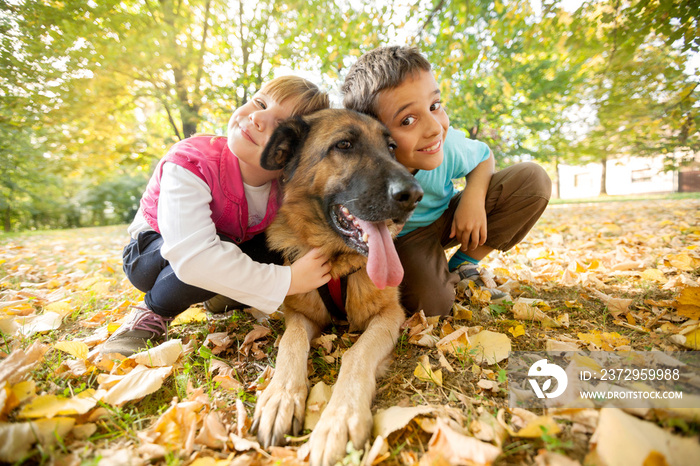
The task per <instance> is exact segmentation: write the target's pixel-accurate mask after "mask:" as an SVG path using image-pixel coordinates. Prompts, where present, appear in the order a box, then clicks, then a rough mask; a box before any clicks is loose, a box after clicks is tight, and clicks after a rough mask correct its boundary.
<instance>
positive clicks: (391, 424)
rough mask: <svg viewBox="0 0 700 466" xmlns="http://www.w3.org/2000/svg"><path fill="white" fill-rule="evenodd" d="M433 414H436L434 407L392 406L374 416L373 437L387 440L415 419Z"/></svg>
mask: <svg viewBox="0 0 700 466" xmlns="http://www.w3.org/2000/svg"><path fill="white" fill-rule="evenodd" d="M433 412H435V408H434V407H432V406H413V407H401V406H392V407H391V408H387V409H383V410H380V411H378V412H377V414H375V415H374V426H373V428H372V436H374V437H377V436H381V437H383V438H387V437H388V436H389V434H392V433H394V432H396V431H398V430H401V429H403V428H404V427H406V426H407V425H408V423H409V422H411V420H412V419H413V418H414V417H416V416H421V415H427V414H432V413H433Z"/></svg>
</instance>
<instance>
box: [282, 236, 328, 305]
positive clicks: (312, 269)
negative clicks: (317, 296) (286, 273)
mask: <svg viewBox="0 0 700 466" xmlns="http://www.w3.org/2000/svg"><path fill="white" fill-rule="evenodd" d="M291 268H292V281H291V283H290V285H289V291H287V296H290V295H293V294H300V293H308V292H309V291H313V290H315V289H316V288H318V287H319V286H322V285H325V284H326V283H328V282H329V281H330V279H331V273H330V272H331V265H330V264H329V263H328V258H327V257H326V256H324V255H323V254H321V250H320V249H318V248H315V249H312V250H311V251H309V252H307V253H306V254H304V255H303V256H302V257H301V258H299V259H297V261H296V262H294V263H293V264H292V265H291Z"/></svg>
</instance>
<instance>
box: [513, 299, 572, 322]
mask: <svg viewBox="0 0 700 466" xmlns="http://www.w3.org/2000/svg"><path fill="white" fill-rule="evenodd" d="M541 308H544V309H546V310H548V309H550V306H549V305H548V304H547V303H545V302H544V301H542V300H541V299H534V298H518V299H516V300H515V302H514V303H513V317H515V318H516V319H518V320H532V321H535V322H542V325H544V326H545V327H561V325H560V324H559V323H558V322H556V321H555V320H554V319H552V318H551V317H549V316H548V315H547V314H545V313H544V312H543V310H542V309H541Z"/></svg>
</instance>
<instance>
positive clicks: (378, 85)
mask: <svg viewBox="0 0 700 466" xmlns="http://www.w3.org/2000/svg"><path fill="white" fill-rule="evenodd" d="M431 68H432V67H431V66H430V62H429V61H428V60H427V59H426V58H425V57H424V56H423V55H422V54H421V53H420V50H418V49H417V48H416V47H408V46H398V45H394V46H389V47H378V48H376V49H374V50H371V51H369V52H367V53H365V54H363V55H362V56H361V57H360V58H359V59H358V60H357V62H356V63H355V64H354V65H352V66H351V67H350V70H349V71H348V74H347V76H345V82H344V83H343V87H342V88H341V91H342V93H343V105H344V106H345V108H349V109H351V110H356V111H358V112H362V113H366V114H368V115H371V116H373V117H375V118H378V112H377V110H378V109H377V97H378V96H379V93H380V92H381V91H383V90H385V89H392V88H395V87H398V86H400V85H401V83H403V81H404V80H405V79H406V77H407V76H410V75H412V74H413V73H416V72H419V71H430V70H431Z"/></svg>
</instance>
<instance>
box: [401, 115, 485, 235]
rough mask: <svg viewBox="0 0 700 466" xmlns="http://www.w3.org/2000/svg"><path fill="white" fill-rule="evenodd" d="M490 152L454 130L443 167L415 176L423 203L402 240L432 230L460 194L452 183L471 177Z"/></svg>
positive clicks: (410, 221) (417, 208)
mask: <svg viewBox="0 0 700 466" xmlns="http://www.w3.org/2000/svg"><path fill="white" fill-rule="evenodd" d="M490 152H491V151H490V150H489V147H488V146H487V145H486V144H484V143H483V142H481V141H476V140H474V139H469V138H468V137H467V136H466V134H464V133H463V132H462V131H459V130H456V129H454V128H452V127H450V128H449V129H448V130H447V137H446V138H445V145H444V147H443V154H444V158H443V160H442V163H441V164H440V165H439V166H438V167H437V168H436V169H434V170H429V171H426V170H419V171H418V172H417V173H416V175H415V178H416V180H418V182H419V183H420V185H421V187H422V188H423V199H422V200H421V201H420V202H419V203H418V206H417V207H416V210H415V211H414V212H413V215H411V217H410V218H409V219H408V221H407V222H406V225H405V226H404V227H403V230H401V233H399V236H403V235H405V234H407V233H410V232H412V231H413V230H415V229H416V228H420V227H424V226H428V225H430V224H431V223H433V222H434V221H435V220H437V219H438V218H440V216H441V215H442V213H443V212H445V210H447V207H448V205H449V204H450V200H451V199H452V197H454V195H455V194H457V193H458V192H459V191H458V190H457V188H456V187H455V185H454V183H453V182H452V180H455V179H458V178H463V177H465V176H467V174H469V173H470V172H471V171H472V170H474V169H475V168H476V166H477V165H479V164H480V163H481V162H483V161H484V160H486V159H488V158H489V154H490Z"/></svg>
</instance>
